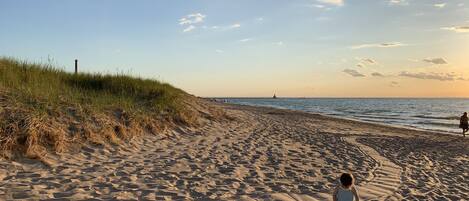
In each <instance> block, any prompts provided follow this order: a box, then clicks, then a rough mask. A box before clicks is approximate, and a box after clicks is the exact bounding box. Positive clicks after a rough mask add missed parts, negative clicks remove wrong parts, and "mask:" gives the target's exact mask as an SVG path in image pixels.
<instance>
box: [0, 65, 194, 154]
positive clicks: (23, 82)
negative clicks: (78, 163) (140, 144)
mask: <svg viewBox="0 0 469 201" xmlns="http://www.w3.org/2000/svg"><path fill="white" fill-rule="evenodd" d="M192 99H194V98H192V97H191V96H190V95H188V94H187V93H185V92H184V91H182V90H180V89H178V88H175V87H173V86H171V85H169V84H167V83H162V82H159V81H156V80H151V79H142V78H137V77H131V76H127V75H124V74H115V75H104V74H90V73H78V74H74V73H68V72H65V71H64V70H61V69H59V68H56V67H54V66H52V65H49V64H38V63H31V62H27V61H20V60H16V59H12V58H5V57H3V58H0V149H1V150H0V153H1V155H3V156H4V157H13V156H14V155H15V154H16V153H23V154H26V155H27V156H29V157H32V158H37V157H39V158H40V156H41V155H42V154H44V153H45V152H48V151H55V152H61V151H65V150H69V149H70V148H73V146H74V145H77V144H83V143H87V142H91V143H96V144H106V143H119V142H121V141H122V140H128V139H131V138H132V137H134V136H136V135H140V134H141V133H143V132H148V133H157V132H161V131H163V130H165V129H166V128H168V127H171V125H190V124H191V123H192V122H194V121H195V118H197V114H196V112H194V111H193V110H192V109H191V108H190V105H191V103H190V102H191V100H192Z"/></svg>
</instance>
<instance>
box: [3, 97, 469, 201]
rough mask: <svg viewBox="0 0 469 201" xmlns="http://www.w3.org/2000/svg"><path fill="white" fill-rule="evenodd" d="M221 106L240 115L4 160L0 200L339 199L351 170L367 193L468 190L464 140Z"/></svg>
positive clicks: (440, 196) (426, 194)
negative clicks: (39, 157) (337, 191)
mask: <svg viewBox="0 0 469 201" xmlns="http://www.w3.org/2000/svg"><path fill="white" fill-rule="evenodd" d="M214 104H216V103H214ZM218 107H221V108H223V109H224V110H225V111H226V113H227V114H228V115H229V116H230V117H232V118H233V120H232V121H222V122H220V121H209V122H206V124H205V125H204V126H203V127H201V128H198V129H180V130H178V131H168V132H166V133H161V134H160V135H157V136H155V135H144V136H143V137H142V138H136V139H133V140H132V141H131V143H129V144H127V145H121V146H110V145H108V146H94V145H88V146H86V147H84V148H83V149H82V151H81V152H78V153H64V154H60V155H54V154H50V155H48V156H47V157H46V158H48V161H47V162H48V165H44V164H43V163H41V162H39V161H36V160H28V159H22V160H18V161H7V160H5V159H0V200H332V197H331V191H332V190H333V188H334V187H335V186H336V185H337V177H338V176H339V175H340V173H342V172H348V171H350V172H352V173H353V174H354V176H355V177H356V186H357V187H358V189H359V194H360V197H361V198H362V199H363V200H464V199H467V198H468V197H469V182H468V178H469V171H468V170H469V138H467V137H466V139H463V138H462V136H453V135H444V134H435V133H430V132H424V131H415V130H408V129H403V128H394V127H387V126H383V125H375V124H369V123H362V122H356V121H349V120H341V119H335V118H331V117H326V116H321V115H316V114H307V113H302V112H294V111H288V110H279V109H272V108H261V107H250V106H236V105H229V104H226V105H221V104H220V105H218Z"/></svg>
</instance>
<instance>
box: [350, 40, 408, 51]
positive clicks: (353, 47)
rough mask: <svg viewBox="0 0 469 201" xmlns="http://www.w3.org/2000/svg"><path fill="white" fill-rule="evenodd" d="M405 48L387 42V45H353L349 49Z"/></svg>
mask: <svg viewBox="0 0 469 201" xmlns="http://www.w3.org/2000/svg"><path fill="white" fill-rule="evenodd" d="M402 46H407V45H406V44H404V43H401V42H387V43H370V44H361V45H354V46H352V47H350V49H353V50H356V49H363V48H391V47H402Z"/></svg>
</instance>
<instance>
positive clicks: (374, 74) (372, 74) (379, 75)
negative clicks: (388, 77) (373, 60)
mask: <svg viewBox="0 0 469 201" xmlns="http://www.w3.org/2000/svg"><path fill="white" fill-rule="evenodd" d="M371 76H373V77H384V75H383V74H381V73H378V72H374V73H371Z"/></svg>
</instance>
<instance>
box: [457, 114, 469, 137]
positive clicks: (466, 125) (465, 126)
mask: <svg viewBox="0 0 469 201" xmlns="http://www.w3.org/2000/svg"><path fill="white" fill-rule="evenodd" d="M468 121H469V119H468V117H467V112H464V114H463V115H462V116H461V119H460V121H459V128H462V136H463V137H466V132H467V131H468V130H469V122H468Z"/></svg>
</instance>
